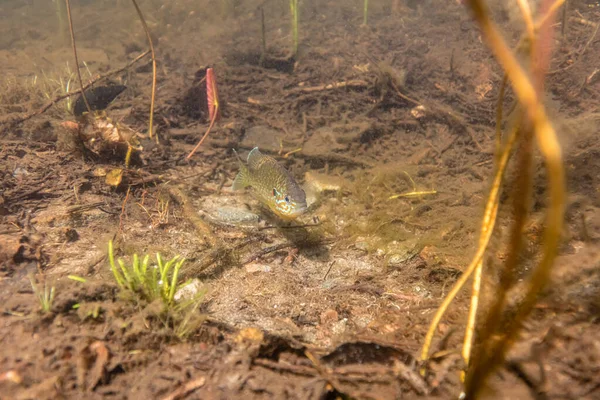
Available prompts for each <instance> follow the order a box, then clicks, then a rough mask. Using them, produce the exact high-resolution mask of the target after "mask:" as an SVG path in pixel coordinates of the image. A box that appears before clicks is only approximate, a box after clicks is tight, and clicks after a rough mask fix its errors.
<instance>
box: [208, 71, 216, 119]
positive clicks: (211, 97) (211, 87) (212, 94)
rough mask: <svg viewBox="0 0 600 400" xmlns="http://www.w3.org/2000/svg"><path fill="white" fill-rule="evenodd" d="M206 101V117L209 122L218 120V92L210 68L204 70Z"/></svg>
mask: <svg viewBox="0 0 600 400" xmlns="http://www.w3.org/2000/svg"><path fill="white" fill-rule="evenodd" d="M206 99H207V100H208V116H209V118H210V120H211V121H213V119H214V120H215V121H217V120H218V119H219V92H218V90H217V79H216V78H215V74H214V72H213V69H212V68H207V69H206Z"/></svg>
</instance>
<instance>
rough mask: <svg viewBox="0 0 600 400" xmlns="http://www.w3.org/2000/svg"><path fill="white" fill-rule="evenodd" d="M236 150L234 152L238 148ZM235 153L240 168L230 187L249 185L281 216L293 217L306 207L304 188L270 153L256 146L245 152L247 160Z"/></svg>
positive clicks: (301, 212)
mask: <svg viewBox="0 0 600 400" xmlns="http://www.w3.org/2000/svg"><path fill="white" fill-rule="evenodd" d="M234 152H235V150H234ZM235 154H236V156H237V152H236V153H235ZM237 157H238V160H239V161H240V172H239V173H238V174H237V176H236V177H235V180H234V181H233V186H232V187H231V188H232V190H241V189H244V188H246V187H251V188H252V192H253V193H254V194H255V195H256V197H258V199H259V200H260V201H261V202H262V203H264V204H265V205H267V206H268V207H269V208H270V209H271V211H273V212H274V213H275V214H277V215H278V216H279V217H280V218H282V219H287V220H292V219H295V218H297V217H298V216H299V215H301V214H303V213H304V212H305V211H306V209H307V206H306V194H305V193H304V190H302V188H301V187H300V186H299V185H298V183H296V181H295V180H294V177H292V175H291V174H290V173H289V172H288V171H287V170H286V169H285V168H284V167H283V166H282V165H281V164H279V163H278V162H277V161H276V160H275V159H274V158H273V157H269V156H267V155H264V154H262V153H261V152H260V151H259V150H258V147H255V148H253V149H252V150H251V151H250V153H249V154H248V160H247V164H244V162H243V161H242V159H241V158H240V157H239V156H237Z"/></svg>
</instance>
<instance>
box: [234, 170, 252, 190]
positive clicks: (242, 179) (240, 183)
mask: <svg viewBox="0 0 600 400" xmlns="http://www.w3.org/2000/svg"><path fill="white" fill-rule="evenodd" d="M248 186H250V184H249V183H248V168H246V166H245V165H240V172H238V174H237V175H236V176H235V179H234V180H233V185H231V190H234V191H235V190H242V189H244V188H247V187H248Z"/></svg>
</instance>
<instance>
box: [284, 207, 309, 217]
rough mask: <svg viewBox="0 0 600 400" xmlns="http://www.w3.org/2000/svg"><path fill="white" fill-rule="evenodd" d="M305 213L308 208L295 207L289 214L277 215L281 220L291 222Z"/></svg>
mask: <svg viewBox="0 0 600 400" xmlns="http://www.w3.org/2000/svg"><path fill="white" fill-rule="evenodd" d="M306 211H308V207H307V206H302V207H296V208H294V209H293V210H290V211H289V212H286V213H282V212H278V213H277V214H279V216H280V217H281V218H283V219H287V220H293V219H296V218H298V217H299V216H300V215H302V214H304V213H305V212H306Z"/></svg>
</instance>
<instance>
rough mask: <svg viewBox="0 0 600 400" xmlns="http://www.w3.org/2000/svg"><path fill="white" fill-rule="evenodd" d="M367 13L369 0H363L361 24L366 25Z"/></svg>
mask: <svg viewBox="0 0 600 400" xmlns="http://www.w3.org/2000/svg"><path fill="white" fill-rule="evenodd" d="M368 14H369V0H365V3H364V7H363V25H367V15H368Z"/></svg>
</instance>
